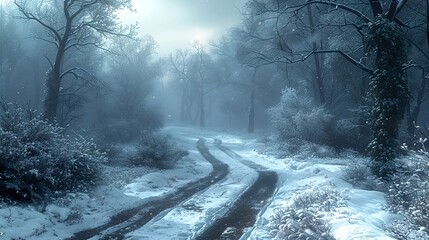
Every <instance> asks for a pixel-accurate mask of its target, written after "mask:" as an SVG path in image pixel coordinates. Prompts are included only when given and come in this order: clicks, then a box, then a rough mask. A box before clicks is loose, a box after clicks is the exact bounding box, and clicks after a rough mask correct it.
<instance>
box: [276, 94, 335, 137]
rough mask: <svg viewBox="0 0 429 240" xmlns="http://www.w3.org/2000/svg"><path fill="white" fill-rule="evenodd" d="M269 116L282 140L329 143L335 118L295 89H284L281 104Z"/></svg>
mask: <svg viewBox="0 0 429 240" xmlns="http://www.w3.org/2000/svg"><path fill="white" fill-rule="evenodd" d="M269 114H270V117H271V121H272V123H273V125H274V127H275V128H276V129H277V131H278V134H279V137H280V139H281V140H286V139H300V140H305V141H309V142H313V143H322V144H326V143H327V142H328V139H329V134H330V129H332V125H333V116H332V115H331V114H329V113H328V112H327V110H325V109H324V108H323V107H322V106H320V107H317V106H315V105H314V103H313V102H312V101H311V99H310V98H309V97H308V96H302V95H300V94H299V93H298V92H297V91H296V90H294V89H291V88H286V89H284V90H283V95H282V98H281V100H280V102H279V103H278V104H277V105H276V106H274V107H272V108H271V109H270V110H269Z"/></svg>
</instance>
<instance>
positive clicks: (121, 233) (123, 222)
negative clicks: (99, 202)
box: [68, 138, 229, 240]
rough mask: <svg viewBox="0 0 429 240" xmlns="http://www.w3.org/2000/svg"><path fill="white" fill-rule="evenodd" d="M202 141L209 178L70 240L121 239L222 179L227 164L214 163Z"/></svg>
mask: <svg viewBox="0 0 429 240" xmlns="http://www.w3.org/2000/svg"><path fill="white" fill-rule="evenodd" d="M204 143H205V140H204V139H201V138H200V139H199V140H198V142H197V149H198V151H199V152H200V154H201V155H202V156H203V157H204V158H205V159H206V160H207V161H208V162H209V163H210V164H211V165H212V166H213V170H212V172H211V173H210V175H209V176H207V177H204V178H201V179H199V180H197V181H195V182H191V183H188V184H186V185H185V186H182V187H180V188H178V189H177V191H176V192H174V193H170V194H167V195H166V196H164V197H162V198H156V199H153V200H151V201H149V202H146V203H144V204H142V205H140V206H137V207H135V208H131V209H128V210H125V211H122V212H120V213H118V214H116V215H114V216H112V217H111V218H110V221H109V222H107V223H105V224H103V225H101V226H98V227H95V228H92V229H87V230H83V231H80V232H77V233H75V234H74V235H73V236H72V237H70V238H68V239H69V240H81V239H89V238H92V237H98V239H124V238H125V235H126V234H127V233H130V232H132V231H134V230H136V229H138V228H140V227H142V226H144V225H145V224H146V223H148V222H149V221H150V220H152V219H153V218H154V217H155V216H157V215H158V214H160V213H161V212H163V211H165V210H167V209H170V208H172V207H174V206H176V205H178V204H180V203H181V202H183V201H184V200H186V199H188V198H190V197H191V196H192V195H194V194H195V193H197V192H200V191H202V190H204V189H206V188H208V187H210V186H212V185H214V184H215V183H217V182H219V181H220V180H222V179H223V178H225V177H226V176H227V175H228V173H229V169H228V165H227V164H224V163H222V162H221V161H219V160H217V159H216V158H215V157H214V156H213V155H211V154H210V152H209V151H208V149H207V147H206V146H205V144H204Z"/></svg>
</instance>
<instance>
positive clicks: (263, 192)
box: [197, 140, 278, 240]
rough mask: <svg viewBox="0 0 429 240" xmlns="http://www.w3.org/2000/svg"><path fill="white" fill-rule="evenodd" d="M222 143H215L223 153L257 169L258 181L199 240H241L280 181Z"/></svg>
mask: <svg viewBox="0 0 429 240" xmlns="http://www.w3.org/2000/svg"><path fill="white" fill-rule="evenodd" d="M220 142H221V141H219V140H217V141H215V143H217V144H216V146H217V147H218V148H219V149H220V150H221V151H223V152H224V153H226V154H227V155H228V156H230V157H232V158H235V159H237V160H240V161H241V162H242V163H243V164H245V165H247V166H248V167H250V168H253V169H255V170H256V171H257V172H258V179H257V180H256V182H255V183H254V184H253V185H252V186H250V187H249V188H248V189H247V190H246V191H245V192H244V193H243V194H242V195H241V196H240V198H239V199H238V200H237V201H236V203H235V204H234V206H233V207H232V208H231V209H230V210H229V212H228V213H227V214H226V215H225V216H224V217H222V218H220V219H218V220H216V221H215V222H214V223H213V224H212V225H211V226H210V227H208V228H207V229H206V230H205V231H204V232H203V233H202V234H201V235H200V236H198V238H197V239H198V240H209V239H229V240H234V239H239V238H240V237H241V236H242V235H243V233H244V229H245V228H249V227H253V225H254V224H255V222H256V217H257V215H258V214H259V213H260V212H261V210H262V209H263V208H264V206H265V205H266V203H267V200H268V199H269V198H271V196H272V195H273V193H274V191H275V189H276V185H277V181H278V176H277V173H276V172H273V171H267V170H266V168H265V167H263V166H261V165H259V164H256V163H254V162H252V161H248V160H245V159H243V158H242V157H241V156H240V155H238V154H237V153H235V152H233V151H232V150H230V149H229V148H227V147H225V146H222V145H221V144H220Z"/></svg>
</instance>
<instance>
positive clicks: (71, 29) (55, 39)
mask: <svg viewBox="0 0 429 240" xmlns="http://www.w3.org/2000/svg"><path fill="white" fill-rule="evenodd" d="M35 4H36V5H35ZM15 5H16V6H17V7H18V10H19V12H20V13H21V16H20V17H21V18H22V19H24V20H28V21H34V22H36V23H38V24H39V25H41V26H42V27H43V28H44V29H45V30H46V32H47V37H40V38H41V39H42V40H44V41H47V42H49V43H52V44H54V46H55V48H56V54H55V56H54V57H52V58H49V59H48V60H49V63H50V65H51V69H50V70H49V72H48V75H47V79H46V96H45V102H44V116H45V118H46V119H48V120H49V121H54V120H55V118H56V117H57V111H58V102H59V96H60V89H61V85H62V80H63V79H64V78H65V77H68V76H71V77H72V78H76V79H82V78H84V77H83V76H82V75H81V74H80V73H82V72H85V71H82V69H80V68H78V67H75V66H71V67H70V68H68V69H64V59H65V57H66V56H67V55H69V54H72V52H73V51H75V50H82V49H84V48H85V47H96V48H100V49H106V41H105V40H106V37H111V36H125V37H131V36H133V35H134V30H135V27H134V26H129V27H123V26H122V25H121V24H120V22H119V21H118V18H117V11H118V10H120V9H123V8H129V9H130V8H131V1H130V0H111V1H103V0H82V1H78V0H56V1H52V2H51V1H44V0H39V1H37V2H35V1H31V2H30V1H28V0H15Z"/></svg>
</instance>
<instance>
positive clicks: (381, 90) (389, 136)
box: [366, 17, 409, 180]
mask: <svg viewBox="0 0 429 240" xmlns="http://www.w3.org/2000/svg"><path fill="white" fill-rule="evenodd" d="M368 30H369V32H368V35H367V38H366V41H367V42H366V48H367V51H370V52H375V53H376V56H375V70H374V73H373V74H372V76H371V82H370V85H369V100H370V102H371V110H370V115H371V120H370V121H369V124H370V126H371V128H372V131H373V138H372V141H371V143H370V144H369V146H368V149H369V152H370V154H371V157H372V160H373V161H372V164H371V168H372V171H373V172H374V174H376V175H377V176H378V177H381V178H383V179H384V180H388V179H389V177H390V176H391V175H392V174H393V173H394V172H395V167H394V164H393V160H394V158H395V155H396V152H397V149H398V143H397V140H396V138H397V137H398V128H399V125H400V123H401V120H402V119H403V117H404V113H405V107H406V106H407V104H408V103H409V91H408V86H407V79H406V75H405V71H404V69H403V64H404V62H405V60H406V53H405V45H404V42H403V39H402V37H401V36H400V33H399V29H398V28H397V27H396V25H395V23H393V22H391V21H389V20H388V19H387V18H385V17H378V18H377V19H376V20H375V21H374V22H373V23H371V24H370V25H369V26H368Z"/></svg>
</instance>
